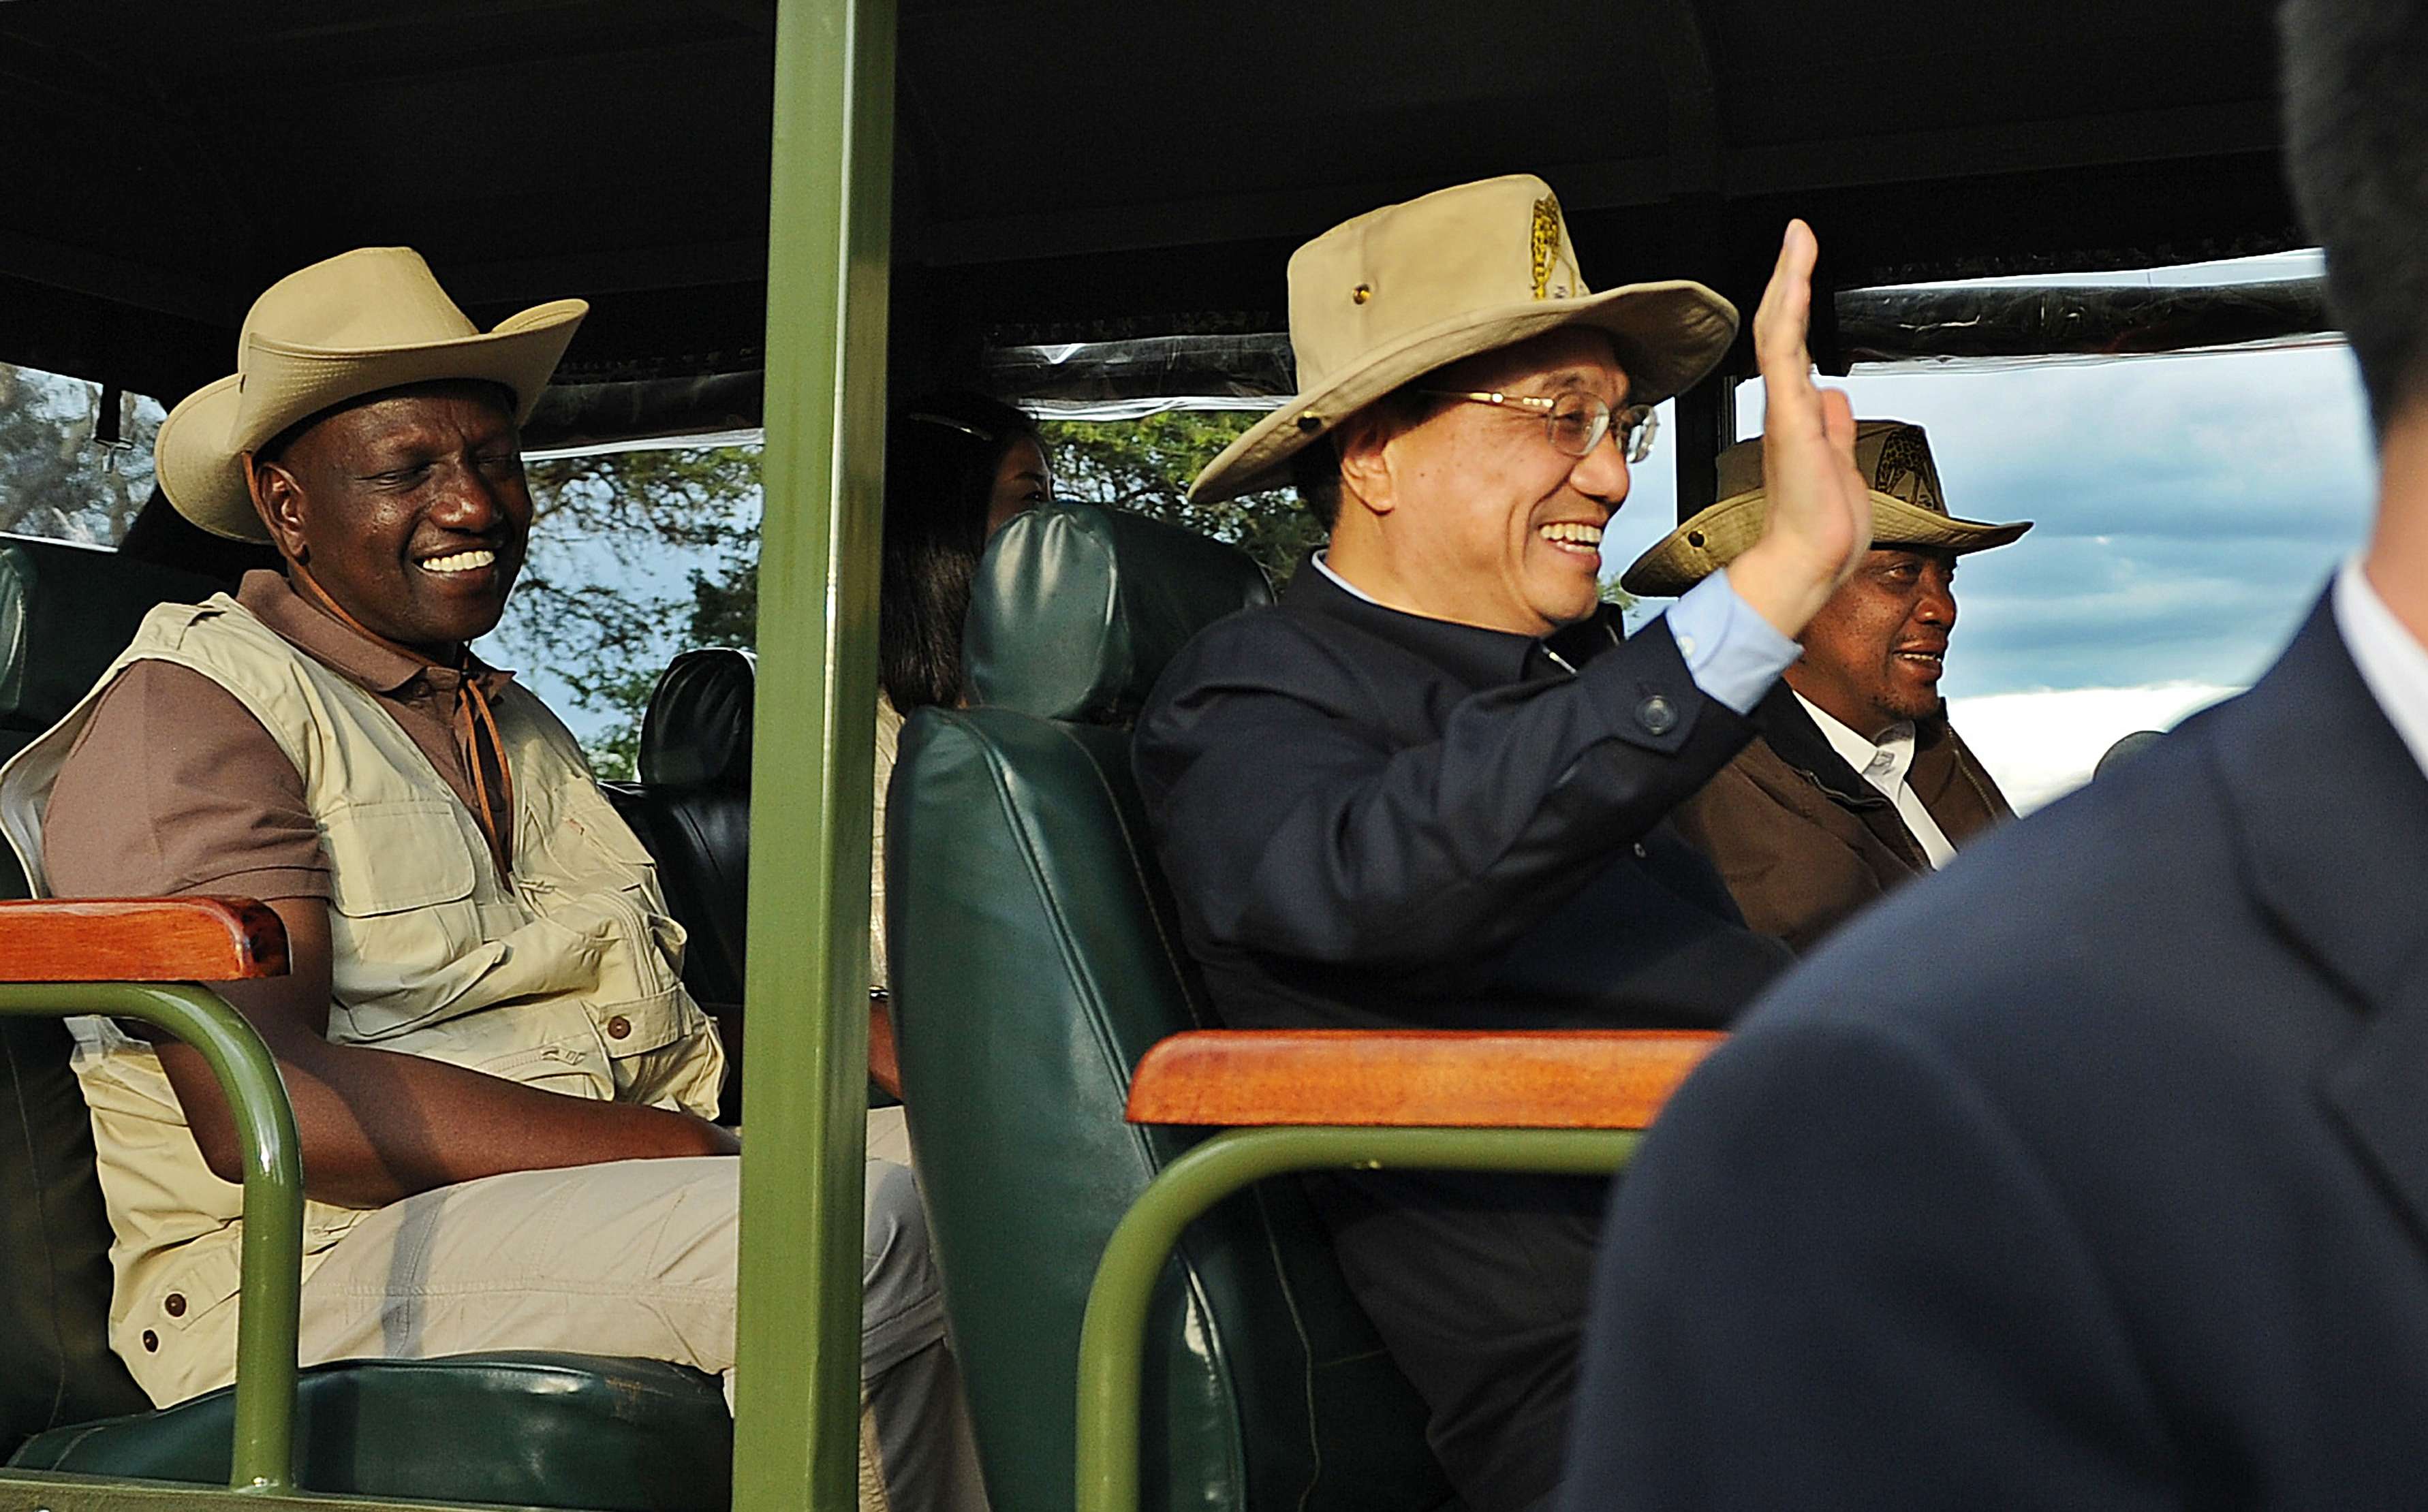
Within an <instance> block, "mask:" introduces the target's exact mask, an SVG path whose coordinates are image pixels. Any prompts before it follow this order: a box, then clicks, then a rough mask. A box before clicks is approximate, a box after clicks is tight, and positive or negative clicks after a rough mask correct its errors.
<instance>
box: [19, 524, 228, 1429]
mask: <svg viewBox="0 0 2428 1512" xmlns="http://www.w3.org/2000/svg"><path fill="white" fill-rule="evenodd" d="M216 591H217V585H216V584H214V583H213V582H211V581H210V580H209V579H207V578H204V577H194V576H191V575H189V574H186V573H181V572H177V571H175V570H174V569H172V568H167V567H159V566H155V565H151V564H149V563H144V562H138V561H125V560H123V559H121V558H119V557H118V556H116V555H115V554H114V553H111V552H107V551H102V550H98V549H95V548H93V547H90V546H79V545H68V544H66V543H63V542H57V541H41V540H34V539H30V538H26V537H21V536H8V537H0V755H7V754H13V752H14V751H15V750H16V749H17V748H19V747H21V746H23V745H24V744H25V742H26V741H28V740H31V739H32V738H33V737H34V736H35V735H37V734H39V733H40V732H41V731H42V730H45V729H47V728H49V727H50V726H51V725H52V724H54V723H57V722H58V720H59V719H60V718H62V717H63V716H64V715H65V714H66V713H67V711H68V710H69V709H70V708H71V707H74V705H75V703H76V701H77V700H78V699H80V698H82V697H83V696H84V694H85V692H86V691H88V690H89V689H90V688H91V686H92V684H93V681H94V679H95V678H97V677H99V676H100V675H101V672H102V669H103V668H104V667H106V666H107V665H108V664H109V662H110V660H111V658H115V657H116V656H117V655H118V653H119V652H120V651H121V650H123V648H124V647H125V645H126V642H128V641H130V640H132V639H133V638H134V635H135V628H136V626H138V625H139V624H140V623H141V622H142V619H143V616H144V614H145V613H146V612H147V611H148V610H151V608H152V607H153V606H154V605H156V604H160V603H170V602H179V603H190V602H194V601H196V600H200V599H203V598H206V597H208V596H210V594H211V593H214V592H216ZM24 896H25V878H24V877H23V876H22V875H21V874H20V873H19V871H18V869H17V863H16V858H15V857H14V856H13V855H12V854H8V851H7V848H6V847H5V846H0V897H8V898H22V897H24ZM70 1049H71V1042H70V1040H69V1037H68V1032H67V1030H66V1028H65V1026H64V1025H62V1024H61V1023H59V1022H58V1021H57V1020H54V1019H29V1018H8V1019H0V1454H4V1453H6V1452H7V1451H8V1449H10V1448H13V1447H14V1446H15V1445H16V1444H17V1443H18V1442H19V1441H20V1440H22V1439H25V1437H26V1436H27V1435H29V1434H34V1433H39V1432H41V1431H42V1430H44V1429H46V1428H51V1427H55V1426H57V1425H58V1424H61V1423H81V1422H84V1421H86V1420H88V1419H90V1418H97V1417H107V1416H110V1415H112V1414H115V1413H123V1412H133V1411H137V1410H139V1409H141V1408H143V1407H145V1406H148V1405H149V1404H148V1403H147V1402H146V1400H145V1399H144V1396H143V1393H142V1392H141V1390H139V1389H138V1388H137V1387H136V1385H135V1382H134V1379H133V1378H132V1377H130V1376H129V1375H128V1374H126V1368H125V1366H123V1364H121V1363H120V1362H119V1359H118V1357H117V1356H116V1355H114V1354H112V1353H111V1352H110V1349H109V1341H108V1333H107V1329H108V1317H109V1292H110V1273H109V1243H110V1233H109V1219H108V1216H107V1212H106V1211H104V1209H103V1207H102V1200H101V1186H100V1182H99V1180H98V1179H96V1178H95V1176H94V1174H93V1153H92V1121H91V1119H90V1116H89V1115H88V1114H87V1113H86V1111H85V1105H84V1096H83V1094H82V1093H80V1092H79V1091H78V1090H77V1089H76V1084H75V1077H74V1074H73V1073H71V1072H70V1071H69V1069H68V1054H69V1050H70Z"/></svg>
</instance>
